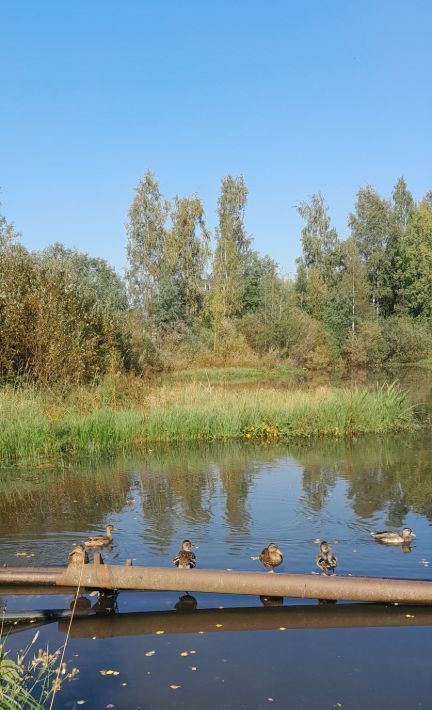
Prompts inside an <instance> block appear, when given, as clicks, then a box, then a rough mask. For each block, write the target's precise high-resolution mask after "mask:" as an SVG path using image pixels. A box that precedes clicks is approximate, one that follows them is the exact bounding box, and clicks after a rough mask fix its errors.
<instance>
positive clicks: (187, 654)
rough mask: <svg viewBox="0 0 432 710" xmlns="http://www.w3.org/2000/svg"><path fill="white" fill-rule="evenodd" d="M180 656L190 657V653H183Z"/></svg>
mask: <svg viewBox="0 0 432 710" xmlns="http://www.w3.org/2000/svg"><path fill="white" fill-rule="evenodd" d="M180 656H189V653H188V652H187V651H182V652H181V654H180Z"/></svg>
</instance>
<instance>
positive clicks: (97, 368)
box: [0, 246, 128, 382]
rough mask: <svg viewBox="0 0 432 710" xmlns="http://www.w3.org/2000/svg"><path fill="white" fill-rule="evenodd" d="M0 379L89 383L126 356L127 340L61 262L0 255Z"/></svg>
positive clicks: (20, 253)
mask: <svg viewBox="0 0 432 710" xmlns="http://www.w3.org/2000/svg"><path fill="white" fill-rule="evenodd" d="M0 329H1V333H2V340H1V348H0V374H1V375H2V376H3V378H8V379H10V378H13V377H16V376H21V377H23V376H25V377H27V378H30V379H38V380H42V381H45V382H50V381H54V380H65V381H72V382H80V381H86V380H87V381H89V380H91V379H93V378H94V377H96V376H98V375H100V374H103V373H104V372H107V371H108V370H109V369H111V368H113V367H114V368H115V367H118V366H122V365H123V364H124V363H125V362H126V357H127V348H128V342H127V336H126V335H125V334H124V332H123V330H122V325H121V324H120V323H119V322H116V321H115V320H114V319H113V318H112V317H111V316H110V315H109V314H107V313H106V312H104V309H103V308H102V307H101V306H100V304H98V302H97V300H95V297H94V295H93V292H92V291H91V289H86V288H83V286H82V281H81V280H80V279H79V278H78V276H77V274H76V273H73V271H72V270H71V269H69V268H68V267H65V266H64V265H63V264H62V263H61V262H58V261H57V260H55V259H54V260H52V261H51V260H48V262H47V261H46V260H45V259H39V258H34V257H33V256H31V255H30V254H29V253H28V252H26V250H25V249H24V248H23V247H20V246H16V247H11V248H9V249H7V250H5V251H4V252H2V253H0Z"/></svg>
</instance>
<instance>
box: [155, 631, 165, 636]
mask: <svg viewBox="0 0 432 710" xmlns="http://www.w3.org/2000/svg"><path fill="white" fill-rule="evenodd" d="M164 633H165V631H156V634H157V635H158V636H159V635H160V634H164Z"/></svg>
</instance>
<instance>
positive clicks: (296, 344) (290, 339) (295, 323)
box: [285, 308, 338, 371]
mask: <svg viewBox="0 0 432 710" xmlns="http://www.w3.org/2000/svg"><path fill="white" fill-rule="evenodd" d="M285 342H286V354H287V355H288V357H290V358H292V359H293V360H294V362H295V363H297V365H299V366H300V367H306V368H307V369H309V370H327V371H330V370H333V369H334V368H335V366H336V365H337V364H338V360H337V355H336V350H335V347H334V345H333V343H332V340H331V338H330V337H329V335H328V334H327V333H326V331H325V330H324V328H323V327H322V325H321V324H320V323H319V322H318V321H317V320H315V318H312V316H310V315H308V314H307V313H305V312H304V311H301V310H300V309H299V308H292V309H291V312H290V318H289V322H288V326H287V332H286V333H285Z"/></svg>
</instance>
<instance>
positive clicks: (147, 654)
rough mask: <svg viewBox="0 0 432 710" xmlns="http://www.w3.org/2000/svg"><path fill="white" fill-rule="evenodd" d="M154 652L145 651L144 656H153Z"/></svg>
mask: <svg viewBox="0 0 432 710" xmlns="http://www.w3.org/2000/svg"><path fill="white" fill-rule="evenodd" d="M155 653H156V651H147V653H146V654H145V655H146V656H154V655H155Z"/></svg>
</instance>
